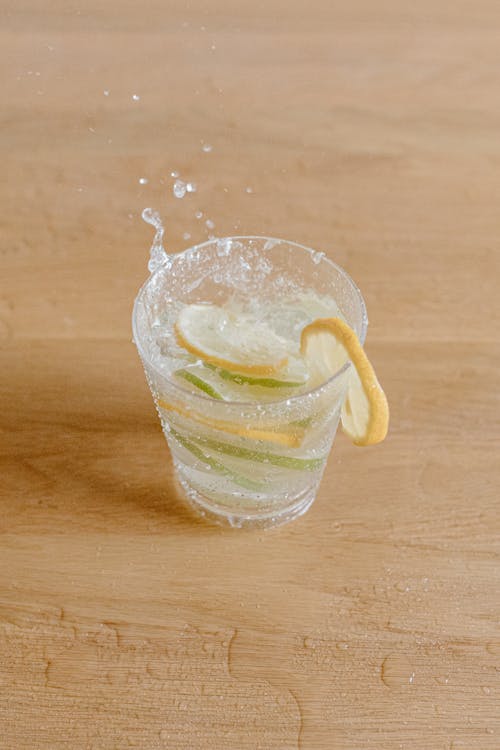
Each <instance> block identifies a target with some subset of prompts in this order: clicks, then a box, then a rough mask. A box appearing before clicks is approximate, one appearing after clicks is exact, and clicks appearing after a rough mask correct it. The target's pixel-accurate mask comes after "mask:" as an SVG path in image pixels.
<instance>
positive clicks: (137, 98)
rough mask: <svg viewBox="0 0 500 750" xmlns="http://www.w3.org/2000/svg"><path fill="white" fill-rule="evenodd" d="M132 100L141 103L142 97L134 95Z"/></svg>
mask: <svg viewBox="0 0 500 750" xmlns="http://www.w3.org/2000/svg"><path fill="white" fill-rule="evenodd" d="M132 99H133V101H134V102H138V101H140V99H141V97H140V96H139V94H132Z"/></svg>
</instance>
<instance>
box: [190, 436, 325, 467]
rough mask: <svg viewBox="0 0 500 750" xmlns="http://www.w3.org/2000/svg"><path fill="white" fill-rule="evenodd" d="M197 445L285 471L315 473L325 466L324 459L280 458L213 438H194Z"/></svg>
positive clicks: (276, 455)
mask: <svg viewBox="0 0 500 750" xmlns="http://www.w3.org/2000/svg"><path fill="white" fill-rule="evenodd" d="M193 440H194V441H195V442H196V443H200V444H201V445H204V446H206V447H207V448H210V449H211V450H213V451H216V452H217V453H224V454H225V455H227V456H234V457H235V458H244V459H246V460H247V461H258V462H259V463H268V464H272V465H273V466H281V467H283V468H285V469H299V470H304V469H306V470H307V471H315V469H319V468H320V467H321V466H323V464H324V462H325V459H324V458H297V457H295V456H280V455H279V454H278V453H267V452H264V451H254V450H251V449H250V448H242V447H241V446H239V445H232V444H231V443H223V442H220V441H219V440H212V439H211V438H205V437H203V438H201V437H196V438H193Z"/></svg>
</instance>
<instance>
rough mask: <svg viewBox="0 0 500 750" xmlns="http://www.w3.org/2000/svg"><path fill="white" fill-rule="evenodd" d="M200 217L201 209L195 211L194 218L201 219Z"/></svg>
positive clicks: (201, 215)
mask: <svg viewBox="0 0 500 750" xmlns="http://www.w3.org/2000/svg"><path fill="white" fill-rule="evenodd" d="M202 217H203V211H197V212H196V213H195V218H196V219H201V218H202Z"/></svg>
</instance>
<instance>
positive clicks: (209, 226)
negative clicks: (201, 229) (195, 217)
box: [205, 219, 215, 229]
mask: <svg viewBox="0 0 500 750" xmlns="http://www.w3.org/2000/svg"><path fill="white" fill-rule="evenodd" d="M205 226H206V228H207V229H213V228H214V227H215V224H214V222H213V221H212V219H207V220H206V222H205Z"/></svg>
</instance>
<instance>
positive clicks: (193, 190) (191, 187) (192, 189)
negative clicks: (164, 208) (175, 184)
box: [186, 182, 196, 193]
mask: <svg viewBox="0 0 500 750" xmlns="http://www.w3.org/2000/svg"><path fill="white" fill-rule="evenodd" d="M186 191H187V192H188V193H196V185H195V184H194V182H188V183H186Z"/></svg>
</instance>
